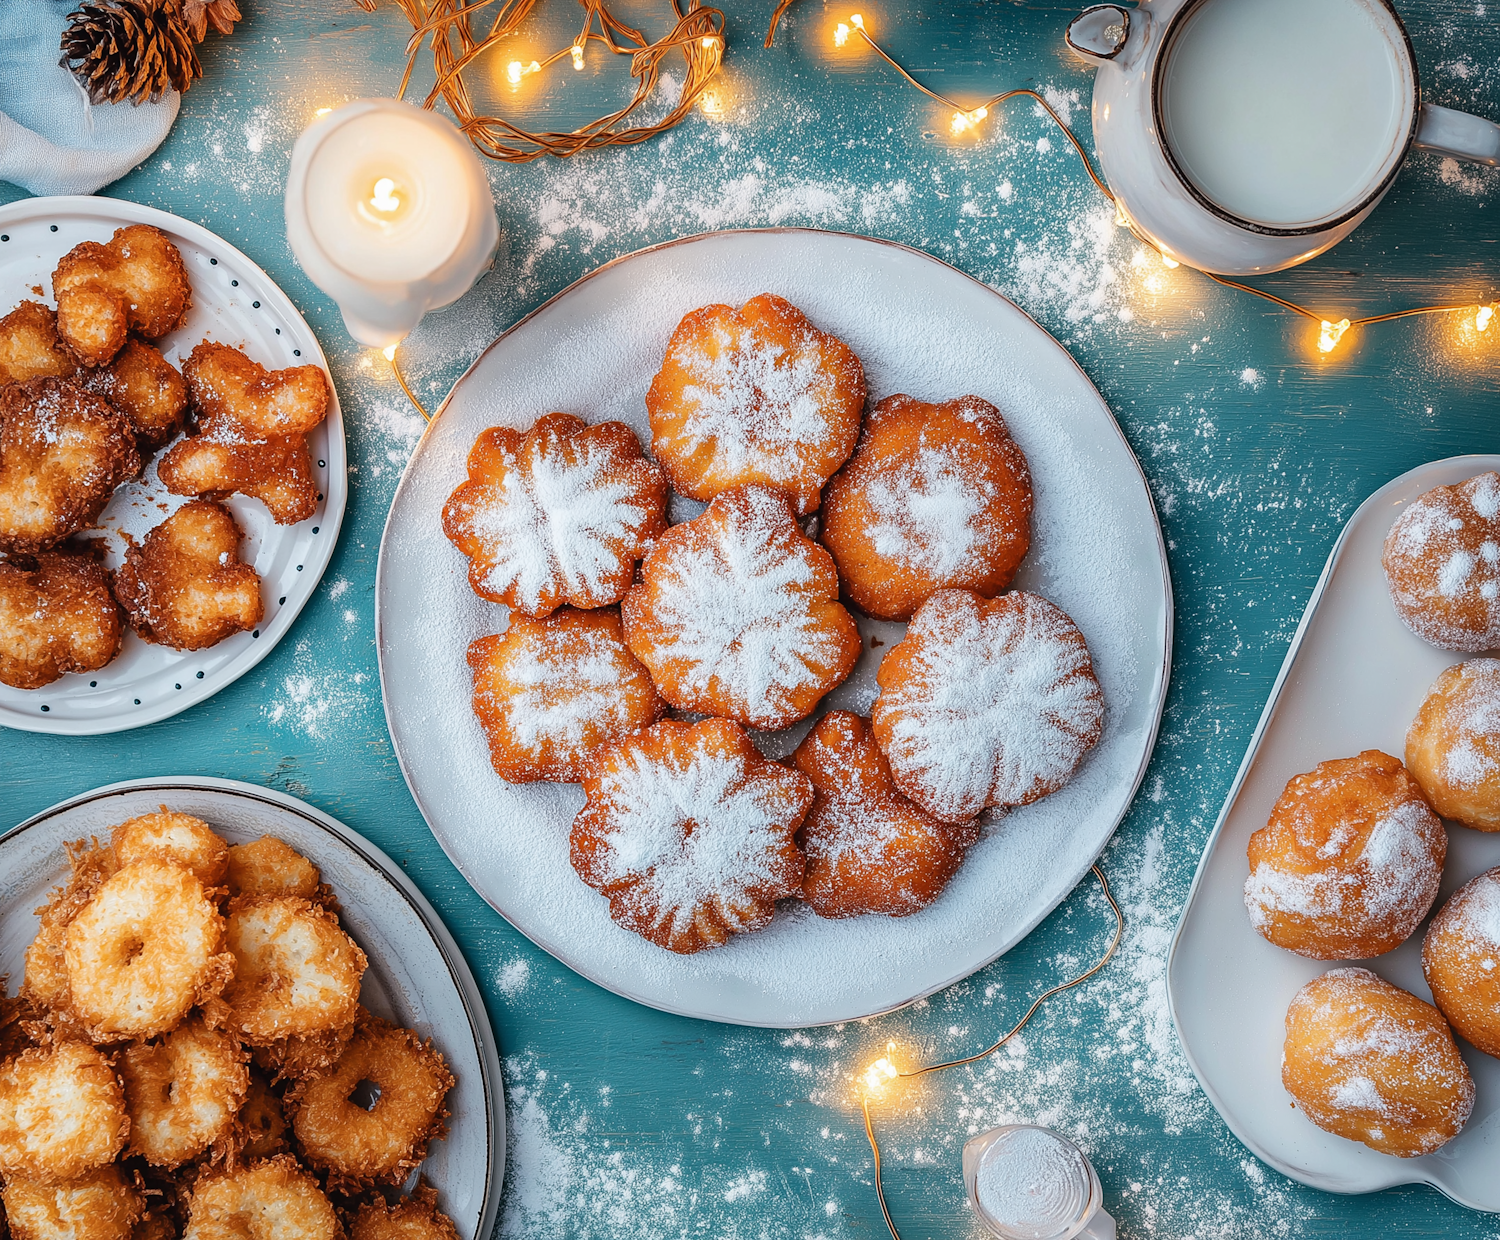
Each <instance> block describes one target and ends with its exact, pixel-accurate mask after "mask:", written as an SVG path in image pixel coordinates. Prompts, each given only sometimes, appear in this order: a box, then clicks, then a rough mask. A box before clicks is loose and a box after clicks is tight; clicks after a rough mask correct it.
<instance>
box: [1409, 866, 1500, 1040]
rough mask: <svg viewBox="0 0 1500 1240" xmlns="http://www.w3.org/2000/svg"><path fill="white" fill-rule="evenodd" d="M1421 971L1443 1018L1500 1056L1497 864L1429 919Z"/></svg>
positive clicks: (1499, 893) (1499, 885)
mask: <svg viewBox="0 0 1500 1240" xmlns="http://www.w3.org/2000/svg"><path fill="white" fill-rule="evenodd" d="M1422 972H1423V974H1424V975H1425V976H1426V978H1427V986H1428V988H1429V989H1430V990H1431V991H1432V1001H1433V1002H1434V1003H1436V1004H1437V1006H1438V1010H1439V1011H1441V1012H1442V1014H1443V1015H1444V1016H1446V1017H1447V1018H1448V1023H1449V1024H1450V1025H1452V1026H1453V1028H1454V1029H1456V1030H1457V1031H1458V1032H1459V1033H1461V1034H1462V1035H1463V1036H1464V1037H1466V1038H1467V1039H1468V1040H1469V1041H1470V1042H1472V1043H1473V1044H1474V1045H1475V1046H1477V1047H1478V1048H1479V1049H1480V1050H1482V1051H1483V1052H1484V1053H1485V1054H1486V1055H1494V1056H1496V1057H1497V1058H1500V868H1496V869H1493V870H1490V871H1488V872H1487V873H1484V874H1481V875H1479V876H1478V877H1477V878H1471V879H1470V880H1469V881H1468V882H1467V883H1465V884H1464V885H1463V886H1462V887H1460V888H1459V889H1458V890H1457V891H1455V892H1454V893H1453V895H1452V896H1450V897H1449V899H1448V903H1446V904H1445V905H1443V907H1442V910H1441V911H1440V912H1439V913H1438V915H1437V916H1436V917H1434V918H1433V919H1432V923H1431V924H1430V925H1429V926H1428V927H1427V936H1426V938H1425V939H1424V940H1423V942H1422Z"/></svg>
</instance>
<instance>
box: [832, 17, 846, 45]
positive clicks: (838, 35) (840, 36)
mask: <svg viewBox="0 0 1500 1240" xmlns="http://www.w3.org/2000/svg"><path fill="white" fill-rule="evenodd" d="M847 42H849V27H848V26H846V25H844V23H843V22H840V23H839V24H838V29H836V30H835V31H834V32H833V45H834V47H843V46H844V44H845V43H847Z"/></svg>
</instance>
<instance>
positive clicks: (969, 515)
mask: <svg viewBox="0 0 1500 1240" xmlns="http://www.w3.org/2000/svg"><path fill="white" fill-rule="evenodd" d="M994 495H995V487H994V484H993V483H992V482H991V481H990V480H989V479H988V478H986V477H984V476H983V475H981V474H979V473H977V472H976V471H970V470H965V469H964V468H963V465H962V463H961V462H960V461H959V460H956V459H955V458H954V454H953V453H951V452H944V451H941V450H939V449H938V448H935V447H932V446H931V445H923V447H922V448H921V450H920V451H919V452H918V453H917V456H916V459H915V460H913V461H912V462H910V463H909V464H908V465H906V466H904V467H903V468H901V469H899V470H896V471H894V472H892V473H890V474H885V475H882V476H880V477H878V478H877V479H876V480H875V481H874V482H872V483H871V484H870V486H869V489H868V490H867V491H866V492H865V496H866V499H867V500H868V502H869V504H870V507H871V509H872V510H873V512H874V514H875V519H874V520H873V521H872V522H871V523H870V524H869V525H868V526H867V527H866V533H867V535H868V536H869V538H870V541H871V543H872V544H873V545H874V547H875V550H876V551H878V552H879V553H880V554H881V555H882V556H886V557H888V558H889V559H892V560H895V561H896V562H897V563H898V564H901V565H904V566H905V567H908V568H915V569H919V570H921V571H922V572H924V573H928V574H931V575H933V576H944V577H946V576H949V575H950V574H952V573H955V572H957V571H959V570H960V569H961V568H963V566H964V565H965V564H967V563H968V561H969V559H970V557H971V556H972V555H973V554H974V552H975V550H976V549H977V548H978V547H980V546H982V545H983V544H984V543H985V542H986V541H987V540H988V539H989V538H990V536H991V535H992V534H993V533H994V532H995V531H994V530H993V525H994V524H995V523H994V522H993V521H992V520H991V519H990V518H989V506H990V503H991V501H992V500H993V499H994Z"/></svg>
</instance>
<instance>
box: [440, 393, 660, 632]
mask: <svg viewBox="0 0 1500 1240" xmlns="http://www.w3.org/2000/svg"><path fill="white" fill-rule="evenodd" d="M666 510H667V482H666V479H665V478H664V477H663V476H662V472H661V470H660V469H659V468H658V467H657V466H656V464H655V463H654V462H652V461H649V460H647V459H646V458H645V457H644V456H643V455H642V454H641V445H640V443H639V442H638V441H637V440H636V437H635V432H634V431H632V430H631V429H630V428H629V427H628V426H626V425H625V424H624V423H623V422H600V423H598V424H597V425H595V426H589V425H587V424H586V423H585V422H584V421H583V420H582V419H581V418H575V417H574V416H573V415H572V414H568V413H549V414H547V416H546V417H544V418H541V419H539V420H538V421H537V423H536V425H535V426H533V427H532V428H531V429H530V430H529V431H527V432H526V433H525V434H524V435H523V434H522V433H521V432H520V431H515V430H511V429H509V428H507V427H502V426H496V427H491V428H490V429H489V430H487V431H485V432H484V433H483V434H481V435H480V436H479V438H478V439H477V440H475V441H474V447H473V449H472V450H471V451H470V452H469V476H468V480H467V481H466V482H464V484H463V485H462V486H460V487H459V488H458V490H456V491H454V492H453V494H452V495H450V496H449V497H448V502H447V504H445V505H444V506H443V532H444V533H445V534H447V536H448V539H449V541H450V542H452V543H453V545H454V546H455V547H457V548H458V549H459V550H460V551H461V552H463V554H464V555H466V556H467V557H468V558H469V561H470V563H469V583H470V585H472V586H473V587H474V592H475V593H476V594H478V595H479V596H480V597H481V598H487V599H489V600H490V601H491V602H492V603H504V604H505V605H506V606H508V607H512V608H514V609H515V610H517V611H519V612H523V613H524V614H526V615H528V616H532V617H534V618H540V617H542V616H545V615H547V614H548V613H550V612H552V611H554V610H555V609H556V608H558V607H561V606H562V605H563V604H564V603H568V604H570V605H572V606H574V607H581V608H585V609H587V608H593V607H607V606H609V605H610V604H611V603H618V602H619V601H620V599H622V598H623V597H624V596H625V591H626V590H627V589H628V588H629V586H630V579H631V576H632V574H633V573H634V571H635V563H636V561H637V560H639V559H640V558H641V556H642V555H643V554H645V551H646V548H647V547H649V546H650V544H651V540H652V539H654V538H656V537H657V535H659V534H660V533H661V532H662V530H664V529H665V528H666Z"/></svg>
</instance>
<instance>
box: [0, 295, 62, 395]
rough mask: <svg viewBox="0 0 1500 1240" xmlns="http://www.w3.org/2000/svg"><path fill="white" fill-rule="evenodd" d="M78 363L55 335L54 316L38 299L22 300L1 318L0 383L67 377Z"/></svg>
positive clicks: (55, 323) (55, 317)
mask: <svg viewBox="0 0 1500 1240" xmlns="http://www.w3.org/2000/svg"><path fill="white" fill-rule="evenodd" d="M77 369H78V363H77V362H75V361H74V360H73V355H72V354H71V353H69V352H68V349H67V346H66V345H64V344H63V342H62V339H61V337H59V336H58V334H57V315H55V314H53V313H52V311H51V310H49V309H47V307H46V306H44V305H42V304H41V303H40V302H37V301H23V302H22V303H21V304H20V305H19V306H17V307H16V308H15V309H14V310H12V311H11V312H10V313H9V314H7V315H6V316H5V317H4V318H3V319H0V383H25V382H26V380H27V379H46V378H53V379H66V378H67V377H68V376H69V375H71V374H73V373H74V372H75V371H76V370H77Z"/></svg>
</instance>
